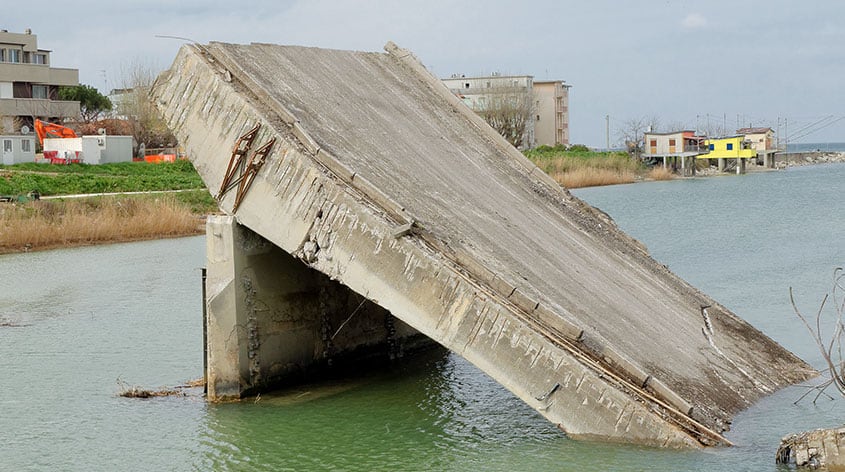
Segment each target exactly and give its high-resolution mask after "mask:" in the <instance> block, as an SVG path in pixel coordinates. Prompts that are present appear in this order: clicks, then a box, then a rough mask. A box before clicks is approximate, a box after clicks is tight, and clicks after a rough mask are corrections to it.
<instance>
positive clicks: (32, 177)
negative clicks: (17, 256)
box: [0, 161, 217, 254]
mask: <svg viewBox="0 0 845 472" xmlns="http://www.w3.org/2000/svg"><path fill="white" fill-rule="evenodd" d="M106 192H109V193H108V194H106ZM0 196H5V198H4V199H5V200H10V202H9V203H0V254H5V253H13V252H29V251H38V250H45V249H53V248H57V247H71V246H84V245H90V244H102V243H111V242H127V241H138V240H145V239H159V238H169V237H181V236H191V235H197V234H202V233H203V232H204V221H205V216H206V215H207V214H209V213H212V212H215V211H217V204H216V202H215V201H214V199H213V198H212V197H211V195H210V194H209V192H208V190H206V189H205V188H204V186H203V183H202V179H200V177H199V174H197V172H196V170H194V168H193V166H192V165H191V163H190V162H187V161H180V162H177V163H173V164H148V163H135V162H127V163H120V164H106V165H99V166H94V165H84V164H82V165H79V164H76V165H66V166H58V165H56V166H53V165H45V164H19V165H13V166H2V167H0ZM36 196H38V197H40V199H37V197H36Z"/></svg>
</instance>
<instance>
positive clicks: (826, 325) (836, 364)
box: [789, 267, 845, 403]
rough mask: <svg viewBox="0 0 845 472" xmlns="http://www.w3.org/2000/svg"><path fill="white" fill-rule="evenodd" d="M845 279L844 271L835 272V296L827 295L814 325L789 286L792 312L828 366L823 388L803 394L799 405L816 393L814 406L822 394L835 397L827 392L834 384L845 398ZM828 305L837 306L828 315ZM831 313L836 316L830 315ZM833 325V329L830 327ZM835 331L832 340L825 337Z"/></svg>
mask: <svg viewBox="0 0 845 472" xmlns="http://www.w3.org/2000/svg"><path fill="white" fill-rule="evenodd" d="M843 279H845V272H843V269H842V268H841V267H837V268H836V269H834V271H833V288H832V290H831V293H828V294H826V295H825V296H824V298H823V299H822V302H821V304H820V305H819V309H818V311H817V312H816V318H815V320H814V321H815V323H814V325H813V324H810V321H809V320H808V319H807V317H806V316H804V315H803V314H802V313H801V310H799V309H798V306H797V305H796V303H795V298H794V297H793V294H792V287H789V301H790V302H791V303H792V309H793V310H794V311H795V314H796V315H797V316H798V318H799V319H800V320H801V322H802V323H804V327H806V328H807V331H809V332H810V335H811V336H812V337H813V340H814V341H815V342H816V346H817V347H818V348H819V352H820V353H821V355H822V357H823V358H824V361H825V363H826V364H827V375H828V379H827V380H825V381H824V382H822V383H821V384H819V385H814V386H811V387H809V388H810V390H809V391H808V392H807V393H805V394H804V395H802V396H801V398H799V399H798V400H797V401H796V402H795V403H798V402H800V401H801V400H803V399H804V398H805V397H806V396H807V395H809V394H810V393H812V392H816V397H815V398H814V399H813V403H815V402H816V400H818V398H819V397H820V396H821V395H826V396H827V397H829V398H832V397H831V396H830V395H828V394H827V393H825V390H826V389H827V388H828V387H830V386H831V385H833V386H834V387H836V390H838V391H839V394H840V395H842V396H845V357H843V356H842V353H843V352H842V349H843V346H842V336H843V334H845V319H843V315H845V287H843V285H842V280H843ZM828 305H833V307H832V310H830V309H828V310H827V313H828V315H827V316H825V313H826V312H825V308H826V307H827V306H828ZM831 312H832V316H831V315H830V313H831ZM831 323H832V324H833V326H830V325H831ZM831 328H832V329H833V334H832V335H831V336H830V339H829V340H826V339H824V337H823V334H822V333H823V331H826V330H827V329H831Z"/></svg>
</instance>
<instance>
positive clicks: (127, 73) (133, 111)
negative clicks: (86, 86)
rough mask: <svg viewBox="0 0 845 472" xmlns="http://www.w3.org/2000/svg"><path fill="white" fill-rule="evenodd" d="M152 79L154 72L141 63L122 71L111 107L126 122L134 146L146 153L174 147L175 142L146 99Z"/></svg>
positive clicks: (148, 95) (150, 102)
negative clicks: (118, 97)
mask: <svg viewBox="0 0 845 472" xmlns="http://www.w3.org/2000/svg"><path fill="white" fill-rule="evenodd" d="M156 75H157V73H156V70H155V68H154V67H153V66H151V65H150V64H147V63H144V62H143V61H135V62H134V63H132V64H131V65H129V66H128V67H125V68H124V69H123V71H122V76H123V88H122V89H121V90H120V91H119V92H120V94H119V95H120V99H119V100H116V103H115V112H116V113H117V115H118V116H120V117H122V118H124V119H125V120H127V121H128V123H129V125H130V126H129V130H130V133H131V134H132V137H133V138H134V139H135V143H136V145H137V146H141V145H142V144H143V145H144V146H145V147H146V148H148V149H149V148H161V147H172V146H175V145H176V138H175V137H174V136H173V133H171V132H170V130H169V129H168V128H167V125H166V124H165V123H164V120H163V119H162V117H161V115H160V114H159V112H158V110H157V109H156V107H155V105H154V104H153V102H152V100H151V99H150V87H151V86H152V84H153V81H155V78H156Z"/></svg>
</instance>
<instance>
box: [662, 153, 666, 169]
mask: <svg viewBox="0 0 845 472" xmlns="http://www.w3.org/2000/svg"><path fill="white" fill-rule="evenodd" d="M663 168H664V169H665V168H666V156H663Z"/></svg>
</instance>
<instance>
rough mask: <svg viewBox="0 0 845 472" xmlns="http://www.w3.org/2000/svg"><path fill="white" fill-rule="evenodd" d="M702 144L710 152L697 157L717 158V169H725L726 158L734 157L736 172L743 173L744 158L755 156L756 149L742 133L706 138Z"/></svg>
mask: <svg viewBox="0 0 845 472" xmlns="http://www.w3.org/2000/svg"><path fill="white" fill-rule="evenodd" d="M704 144H705V146H706V147H707V149H709V150H710V152H709V153H707V154H701V155H699V156H697V157H698V158H699V159H718V160H719V170H724V169H725V162H726V160H727V159H736V173H737V174H744V173H745V160H746V159H756V158H757V151H756V150H754V148H753V147H752V146H751V142H750V141H747V140H746V139H745V136H743V135H738V136H726V137H724V138H712V139H707V140H705V141H704Z"/></svg>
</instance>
